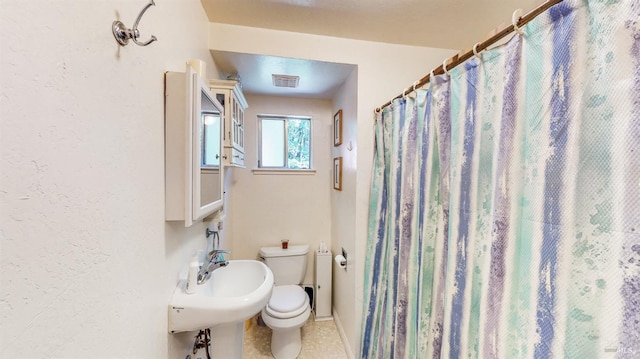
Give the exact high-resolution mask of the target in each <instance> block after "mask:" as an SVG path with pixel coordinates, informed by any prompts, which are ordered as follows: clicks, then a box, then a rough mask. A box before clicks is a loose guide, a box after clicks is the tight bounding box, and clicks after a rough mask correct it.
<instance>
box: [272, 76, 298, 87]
mask: <svg viewBox="0 0 640 359" xmlns="http://www.w3.org/2000/svg"><path fill="white" fill-rule="evenodd" d="M271 78H273V86H275V87H288V88H296V87H298V83H299V82H300V76H289V75H276V74H272V75H271Z"/></svg>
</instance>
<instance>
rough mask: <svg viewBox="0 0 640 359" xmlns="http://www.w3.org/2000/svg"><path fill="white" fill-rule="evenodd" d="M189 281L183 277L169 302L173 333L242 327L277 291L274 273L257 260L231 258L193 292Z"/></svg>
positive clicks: (170, 327)
mask: <svg viewBox="0 0 640 359" xmlns="http://www.w3.org/2000/svg"><path fill="white" fill-rule="evenodd" d="M185 281H186V279H182V280H180V282H179V283H178V286H177V287H176V289H175V291H174V292H173V296H172V297H171V302H170V303H169V332H170V333H178V332H184V331H193V330H200V329H205V328H213V330H214V331H215V329H216V327H217V326H218V327H219V326H223V325H234V327H235V326H237V325H239V326H241V327H242V326H243V324H244V321H245V320H247V319H249V318H251V317H253V316H254V315H256V314H257V313H258V312H260V311H261V310H262V308H264V307H265V306H266V305H267V303H268V302H269V299H270V298H271V291H272V290H273V273H272V272H271V270H270V269H269V267H267V266H266V265H265V264H264V263H262V262H259V261H255V260H230V261H229V264H228V265H227V266H226V267H222V268H220V269H217V270H215V271H214V272H213V273H212V274H211V278H209V280H208V281H207V282H206V283H203V284H202V285H199V286H197V289H196V292H195V293H193V294H187V293H186V292H185ZM241 333H242V332H241Z"/></svg>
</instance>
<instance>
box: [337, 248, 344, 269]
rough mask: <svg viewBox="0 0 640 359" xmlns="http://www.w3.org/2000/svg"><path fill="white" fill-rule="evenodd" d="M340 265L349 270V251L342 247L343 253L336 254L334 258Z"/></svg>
mask: <svg viewBox="0 0 640 359" xmlns="http://www.w3.org/2000/svg"><path fill="white" fill-rule="evenodd" d="M334 260H335V262H336V264H337V265H338V267H340V268H342V269H344V270H347V252H346V251H345V250H344V248H342V254H338V255H336V257H335V258H334Z"/></svg>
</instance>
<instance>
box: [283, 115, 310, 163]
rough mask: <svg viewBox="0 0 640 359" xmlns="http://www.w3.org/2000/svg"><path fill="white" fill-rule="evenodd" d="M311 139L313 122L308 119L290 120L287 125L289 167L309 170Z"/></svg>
mask: <svg viewBox="0 0 640 359" xmlns="http://www.w3.org/2000/svg"><path fill="white" fill-rule="evenodd" d="M310 137H311V121H310V120H306V119H304V120H303V119H289V121H288V124H287V139H288V152H289V153H288V159H289V161H288V167H289V168H295V169H309V168H310V166H311V161H310V156H309V148H310V146H309V139H310Z"/></svg>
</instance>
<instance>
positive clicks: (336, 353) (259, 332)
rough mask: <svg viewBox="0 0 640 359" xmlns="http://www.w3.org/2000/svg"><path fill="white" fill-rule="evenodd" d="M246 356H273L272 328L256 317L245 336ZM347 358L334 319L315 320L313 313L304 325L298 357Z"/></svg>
mask: <svg viewBox="0 0 640 359" xmlns="http://www.w3.org/2000/svg"><path fill="white" fill-rule="evenodd" d="M244 357H245V358H247V359H260V358H273V356H272V355H271V329H269V327H267V326H264V327H263V326H259V325H258V323H257V321H256V318H253V319H251V326H250V327H249V329H247V331H246V332H245V336H244ZM316 358H317V359H328V358H332V359H343V358H344V359H346V358H348V357H347V354H346V352H345V350H344V346H343V345H342V340H341V339H340V335H339V334H338V329H337V328H336V324H335V322H334V321H333V320H324V321H317V322H316V321H315V320H314V319H313V314H312V315H311V316H309V320H308V321H307V323H306V324H305V325H304V326H303V327H302V350H301V351H300V355H299V356H298V359H316Z"/></svg>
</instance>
